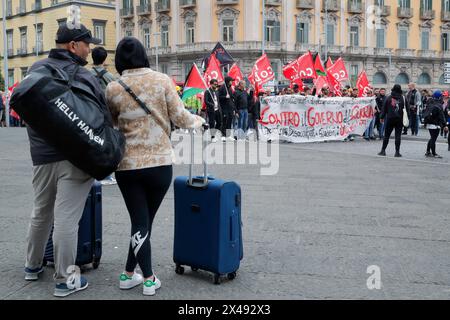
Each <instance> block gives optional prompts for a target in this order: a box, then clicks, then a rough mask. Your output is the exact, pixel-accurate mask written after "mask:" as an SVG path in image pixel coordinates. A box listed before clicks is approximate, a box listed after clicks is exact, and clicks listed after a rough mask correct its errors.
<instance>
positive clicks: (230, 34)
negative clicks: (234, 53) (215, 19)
mask: <svg viewBox="0 0 450 320" xmlns="http://www.w3.org/2000/svg"><path fill="white" fill-rule="evenodd" d="M222 24H223V26H222V30H223V32H222V40H223V41H224V42H233V41H234V20H231V19H226V20H223V21H222Z"/></svg>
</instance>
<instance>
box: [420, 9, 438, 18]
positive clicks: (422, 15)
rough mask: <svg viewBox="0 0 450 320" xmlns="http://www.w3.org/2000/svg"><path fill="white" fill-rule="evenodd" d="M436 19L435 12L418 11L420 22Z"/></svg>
mask: <svg viewBox="0 0 450 320" xmlns="http://www.w3.org/2000/svg"><path fill="white" fill-rule="evenodd" d="M435 17H436V11H434V10H425V9H420V19H422V20H432V19H434V18H435Z"/></svg>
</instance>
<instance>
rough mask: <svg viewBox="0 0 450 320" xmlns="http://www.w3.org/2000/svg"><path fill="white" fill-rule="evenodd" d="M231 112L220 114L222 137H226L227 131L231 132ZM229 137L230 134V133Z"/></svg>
mask: <svg viewBox="0 0 450 320" xmlns="http://www.w3.org/2000/svg"><path fill="white" fill-rule="evenodd" d="M233 118H234V116H233V112H230V111H224V112H223V113H222V136H223V137H226V136H227V130H231V128H232V125H233ZM230 135H231V133H230Z"/></svg>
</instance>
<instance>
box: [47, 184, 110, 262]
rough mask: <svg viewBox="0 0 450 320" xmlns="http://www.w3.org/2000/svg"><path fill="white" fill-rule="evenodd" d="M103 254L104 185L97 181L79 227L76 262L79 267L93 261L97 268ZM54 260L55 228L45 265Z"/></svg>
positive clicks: (50, 239) (49, 242)
mask: <svg viewBox="0 0 450 320" xmlns="http://www.w3.org/2000/svg"><path fill="white" fill-rule="evenodd" d="M101 256H102V185H101V183H100V182H98V181H95V182H94V184H93V186H92V188H91V191H90V192H89V195H88V197H87V199H86V205H85V207H84V211H83V216H82V217H81V220H80V223H79V229H78V249H77V259H76V262H75V264H76V265H77V266H79V267H81V266H84V265H87V264H90V263H92V266H93V268H94V269H97V268H98V266H99V264H100V258H101ZM48 262H52V263H53V262H54V257H53V229H52V232H51V233H50V238H49V240H48V243H47V247H46V249H45V254H44V265H45V264H47V263H48Z"/></svg>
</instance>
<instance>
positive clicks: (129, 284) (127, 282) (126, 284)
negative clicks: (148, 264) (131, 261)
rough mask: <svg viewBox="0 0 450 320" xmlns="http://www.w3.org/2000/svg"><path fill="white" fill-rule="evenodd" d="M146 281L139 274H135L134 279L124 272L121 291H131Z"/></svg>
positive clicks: (121, 279) (121, 276)
mask: <svg viewBox="0 0 450 320" xmlns="http://www.w3.org/2000/svg"><path fill="white" fill-rule="evenodd" d="M143 281H144V278H143V277H142V275H140V274H139V273H136V272H135V273H134V274H133V276H132V277H129V276H127V274H126V273H125V272H124V273H122V274H121V275H120V289H122V290H130V289H133V288H134V287H136V286H138V285H140V284H141V283H142V282H143Z"/></svg>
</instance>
